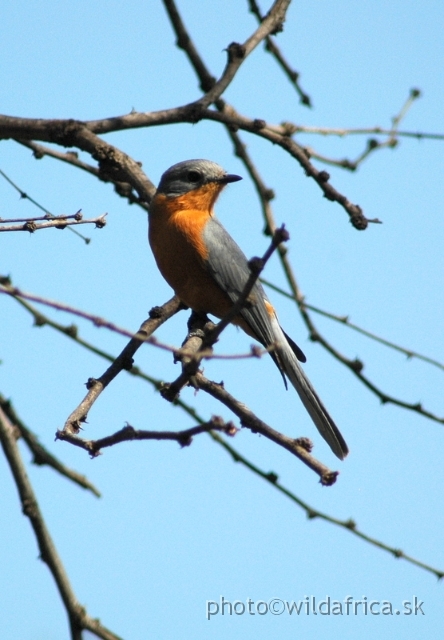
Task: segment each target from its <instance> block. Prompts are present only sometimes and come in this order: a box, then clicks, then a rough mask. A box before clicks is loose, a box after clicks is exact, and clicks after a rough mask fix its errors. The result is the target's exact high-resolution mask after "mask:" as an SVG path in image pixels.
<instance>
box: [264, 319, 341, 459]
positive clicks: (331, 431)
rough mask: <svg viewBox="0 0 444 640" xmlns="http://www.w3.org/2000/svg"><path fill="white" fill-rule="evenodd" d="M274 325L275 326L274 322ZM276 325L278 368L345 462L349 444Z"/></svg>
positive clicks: (323, 434)
mask: <svg viewBox="0 0 444 640" xmlns="http://www.w3.org/2000/svg"><path fill="white" fill-rule="evenodd" d="M273 325H275V323H274V322H273ZM276 325H277V327H276V326H273V329H274V330H275V333H276V334H278V335H276V338H277V341H278V343H279V346H278V347H277V349H276V351H275V353H276V356H277V358H276V360H278V362H279V364H278V366H279V368H280V369H282V370H283V372H284V373H285V374H286V375H287V376H288V378H289V380H290V382H291V384H292V385H293V387H294V388H295V389H296V391H297V393H298V395H299V397H300V399H301V400H302V403H303V405H304V407H305V408H306V409H307V411H308V413H309V415H310V417H311V419H312V420H313V422H314V423H315V425H316V428H317V429H318V431H319V433H320V434H321V436H322V437H323V438H324V440H325V441H326V442H327V444H328V445H329V446H330V448H331V450H332V451H333V453H334V454H335V455H336V456H337V457H338V458H339V459H340V460H343V459H344V458H345V457H346V455H347V454H348V447H347V444H346V442H345V440H344V438H343V437H342V435H341V432H340V431H339V429H338V427H337V426H336V424H335V422H334V420H333V419H332V418H331V416H330V415H329V413H328V411H327V409H326V408H325V407H324V405H323V404H322V401H321V399H320V398H319V396H318V394H317V393H316V391H315V390H314V388H313V386H312V384H311V382H310V380H309V379H308V378H307V376H306V375H305V373H304V371H303V370H302V368H301V365H300V364H299V362H298V361H297V358H296V355H295V353H294V352H293V349H292V348H291V345H290V344H289V343H288V342H287V340H286V335H285V334H284V332H283V330H282V329H281V327H280V326H279V324H278V323H277V321H276ZM277 328H278V329H277Z"/></svg>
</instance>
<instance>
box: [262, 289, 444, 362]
mask: <svg viewBox="0 0 444 640" xmlns="http://www.w3.org/2000/svg"><path fill="white" fill-rule="evenodd" d="M260 280H261V282H262V284H264V285H265V286H267V287H270V289H273V291H276V292H277V293H280V294H281V295H283V296H285V297H286V298H289V299H290V300H293V301H294V296H293V295H292V294H291V293H288V292H287V291H285V290H284V289H282V288H281V287H278V286H277V285H275V284H273V283H272V282H269V281H268V280H265V278H261V279H260ZM303 305H304V307H305V308H306V309H310V311H313V312H314V313H317V314H319V315H321V316H324V317H325V318H329V319H330V320H334V321H335V322H339V323H340V324H343V325H345V326H346V327H349V329H353V331H357V332H358V333H361V334H362V335H364V336H366V337H367V338H370V339H371V340H374V341H375V342H379V343H380V344H383V345H385V346H386V347H389V348H390V349H394V350H395V351H399V352H400V353H403V354H404V355H406V356H407V359H408V360H412V359H414V358H416V359H417V360H422V361H423V362H427V363H428V364H432V365H433V366H435V367H438V368H439V369H443V370H444V364H443V363H442V362H439V361H438V360H434V359H433V358H430V357H429V356H425V355H423V354H421V353H418V352H417V351H413V349H407V348H405V347H401V346H400V345H398V344H396V343H394V342H391V341H390V340H386V338H381V336H378V335H377V334H376V333H372V332H371V331H367V329H363V328H362V327H360V326H359V325H357V324H354V323H353V322H351V321H350V317H349V316H339V315H336V314H334V313H331V312H330V311H325V310H324V309H320V308H319V307H315V306H313V305H312V304H308V302H306V301H305V300H304V301H303Z"/></svg>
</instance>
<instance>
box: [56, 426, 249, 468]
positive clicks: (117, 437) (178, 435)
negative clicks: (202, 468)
mask: <svg viewBox="0 0 444 640" xmlns="http://www.w3.org/2000/svg"><path fill="white" fill-rule="evenodd" d="M210 431H220V432H222V433H225V434H226V435H228V436H234V435H236V433H237V431H238V429H236V427H235V426H234V424H233V423H232V422H224V421H223V420H222V418H220V417H218V416H213V417H212V418H211V420H210V421H209V422H205V423H203V424H200V425H198V426H197V427H191V428H190V429H184V430H182V431H144V430H141V429H135V428H134V427H132V426H131V425H130V424H128V425H126V426H125V427H124V428H123V429H120V431H116V433H113V434H112V435H110V436H106V437H104V438H100V439H99V440H86V439H84V438H79V437H78V436H76V435H73V434H70V433H68V432H66V431H57V433H56V437H57V439H59V440H65V441H66V442H69V443H70V444H73V445H74V446H76V447H80V448H81V449H85V451H87V452H88V453H89V455H90V456H91V457H92V458H96V457H97V456H98V455H100V453H101V450H102V449H104V448H105V447H112V446H113V445H116V444H120V443H121V442H130V441H133V440H174V441H175V442H178V443H179V444H180V446H181V447H188V446H189V445H190V444H191V442H192V440H193V438H194V436H197V435H199V434H201V433H208V432H210Z"/></svg>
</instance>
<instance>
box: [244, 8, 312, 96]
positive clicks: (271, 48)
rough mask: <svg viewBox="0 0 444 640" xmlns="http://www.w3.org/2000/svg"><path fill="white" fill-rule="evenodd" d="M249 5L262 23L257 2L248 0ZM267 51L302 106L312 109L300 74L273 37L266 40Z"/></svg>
mask: <svg viewBox="0 0 444 640" xmlns="http://www.w3.org/2000/svg"><path fill="white" fill-rule="evenodd" d="M248 4H249V7H250V11H251V13H252V14H253V15H255V16H256V18H257V20H258V21H259V22H262V20H263V19H264V17H263V15H262V12H261V10H260V9H259V5H258V4H257V2H256V0H248ZM265 51H268V52H269V53H271V55H272V56H273V57H274V58H275V60H276V62H277V63H278V64H279V66H280V67H281V69H282V70H283V72H284V73H285V75H286V76H287V78H288V80H289V81H290V82H291V84H292V85H293V87H294V88H295V89H296V91H297V93H298V94H299V98H300V101H301V104H303V105H304V106H306V107H312V103H311V98H310V96H309V95H308V94H307V93H305V91H304V90H303V89H302V87H301V85H300V83H299V73H298V72H297V71H295V70H294V69H292V68H291V66H290V65H289V63H288V62H287V61H286V59H285V57H284V55H283V54H282V52H281V50H280V49H279V47H278V46H277V44H276V42H275V41H274V38H272V37H271V36H267V37H266V38H265Z"/></svg>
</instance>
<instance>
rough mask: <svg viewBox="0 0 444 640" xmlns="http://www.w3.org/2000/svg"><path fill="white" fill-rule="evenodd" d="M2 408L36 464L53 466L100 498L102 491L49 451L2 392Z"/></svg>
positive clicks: (0, 402)
mask: <svg viewBox="0 0 444 640" xmlns="http://www.w3.org/2000/svg"><path fill="white" fill-rule="evenodd" d="M0 408H1V409H2V410H3V411H4V413H5V415H6V416H7V418H8V420H9V421H10V423H11V425H12V426H13V427H16V428H17V429H18V432H19V434H20V436H21V437H22V438H23V440H24V441H25V442H26V445H27V446H28V448H29V450H30V451H31V453H32V455H33V460H32V461H33V463H34V464H36V465H38V466H45V465H46V466H48V467H52V468H53V469H54V470H55V471H57V472H58V473H60V474H61V475H62V476H65V478H68V480H72V482H75V483H76V484H78V485H79V486H80V487H82V489H88V490H89V491H91V492H92V493H93V494H94V495H95V496H97V497H98V498H100V491H99V490H98V489H97V488H96V487H95V486H94V485H93V484H92V483H91V482H90V481H89V480H88V478H86V477H85V476H84V475H82V474H80V473H78V472H77V471H74V469H70V468H69V467H67V466H65V465H64V464H63V463H62V462H60V460H59V459H58V458H56V457H55V456H53V455H52V453H49V451H48V450H47V449H46V448H45V447H44V446H43V445H42V444H41V442H40V441H39V439H38V438H37V436H36V435H35V433H33V432H32V431H31V430H30V429H28V427H26V426H25V424H24V423H23V421H22V420H20V418H19V417H18V415H17V413H16V411H15V409H14V407H13V406H12V404H11V402H10V400H7V399H6V398H5V397H4V396H3V395H2V394H1V393H0Z"/></svg>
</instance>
